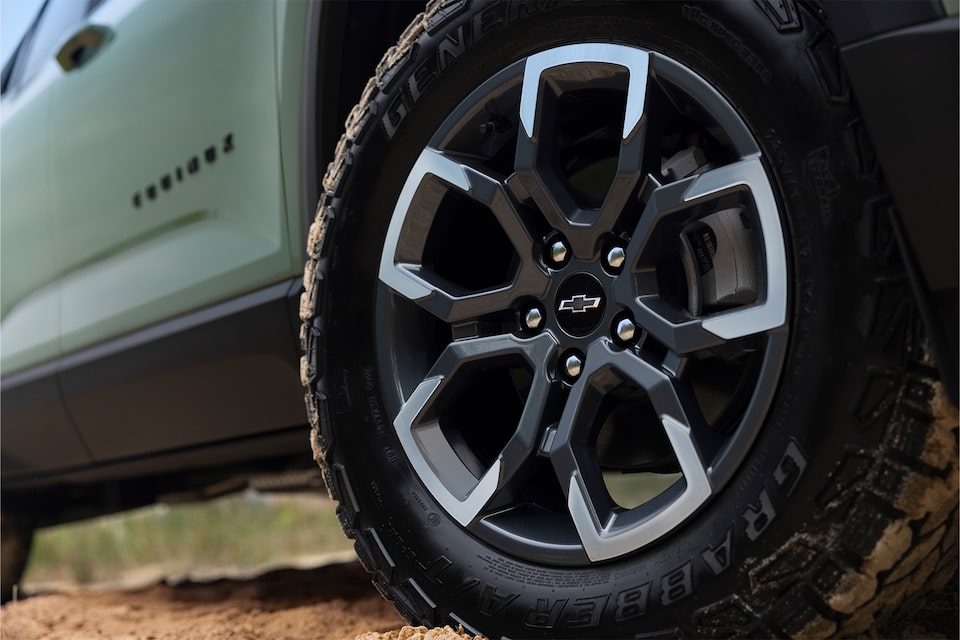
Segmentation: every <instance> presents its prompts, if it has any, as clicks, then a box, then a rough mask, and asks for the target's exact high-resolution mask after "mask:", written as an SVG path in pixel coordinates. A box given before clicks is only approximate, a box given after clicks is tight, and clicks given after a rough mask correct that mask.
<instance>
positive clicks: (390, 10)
mask: <svg viewBox="0 0 960 640" xmlns="http://www.w3.org/2000/svg"><path fill="white" fill-rule="evenodd" d="M423 9H424V3H423V2H422V0H403V1H399V2H398V1H395V0H376V1H372V2H324V3H321V4H320V5H319V10H318V11H316V13H313V14H311V16H312V18H313V19H312V20H311V21H310V27H309V28H311V29H313V30H314V33H313V34H310V35H308V38H307V40H306V41H307V42H314V43H316V46H315V48H314V49H313V51H308V52H307V54H308V55H313V56H315V60H316V64H315V65H312V67H313V69H314V72H315V75H314V77H313V78H312V87H313V93H312V94H308V99H309V100H310V103H308V105H307V112H306V113H305V117H306V118H307V119H310V120H312V123H313V137H314V145H312V149H308V150H307V153H308V154H310V153H311V152H312V153H313V154H314V155H313V157H312V158H309V157H308V158H306V162H305V165H304V166H306V167H307V168H308V172H307V175H306V176H305V181H306V183H307V184H306V189H305V191H304V205H303V209H304V231H306V229H307V228H309V226H310V223H312V222H313V217H314V212H315V207H316V203H317V198H318V197H319V185H320V182H321V181H322V180H323V174H324V172H325V171H326V168H327V165H328V164H329V163H330V162H331V161H332V160H333V158H334V150H335V149H336V145H337V141H338V140H339V139H340V135H341V134H342V132H343V126H344V122H345V121H346V119H347V115H348V114H349V113H350V109H352V108H353V106H354V105H355V104H356V102H357V100H358V99H359V98H360V94H361V93H362V91H363V88H364V87H365V86H366V84H367V80H368V79H369V78H370V77H372V76H373V74H374V72H375V71H376V68H377V63H378V62H379V61H380V58H381V57H382V56H383V54H384V52H385V51H386V50H387V49H389V48H390V47H391V46H393V45H395V44H396V43H397V40H398V39H399V37H400V34H402V33H403V30H404V29H405V28H406V26H407V25H408V24H409V23H410V22H411V21H412V20H413V18H414V17H415V16H416V15H417V14H419V13H420V12H422V11H423ZM311 105H312V106H311ZM311 115H312V118H311ZM305 124H307V123H305ZM304 237H306V235H304Z"/></svg>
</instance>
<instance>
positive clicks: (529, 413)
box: [394, 334, 556, 526]
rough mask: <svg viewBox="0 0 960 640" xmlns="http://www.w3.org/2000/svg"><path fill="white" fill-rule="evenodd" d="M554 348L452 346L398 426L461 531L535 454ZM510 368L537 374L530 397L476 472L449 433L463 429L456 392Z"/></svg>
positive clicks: (543, 343) (502, 340)
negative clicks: (488, 459)
mask: <svg viewBox="0 0 960 640" xmlns="http://www.w3.org/2000/svg"><path fill="white" fill-rule="evenodd" d="M555 347H556V343H555V342H554V341H553V339H552V338H551V337H550V336H549V335H546V334H544V335H541V336H539V337H537V338H532V339H519V338H516V337H514V336H509V335H500V336H491V337H485V338H474V339H469V340H461V341H457V342H454V343H451V344H450V345H449V346H448V347H447V348H446V349H445V350H444V351H443V352H442V353H441V355H440V358H439V359H438V360H437V362H436V364H435V365H434V367H433V368H432V369H431V371H430V373H429V374H428V375H427V377H426V379H425V380H423V382H421V383H420V385H419V386H417V388H416V390H414V392H413V393H412V394H411V396H410V398H408V399H407V401H406V402H405V403H404V405H403V407H402V408H401V410H400V413H399V415H398V416H397V418H396V420H395V421H394V427H395V428H396V431H397V434H398V435H399V437H400V442H401V444H402V445H403V448H404V451H405V452H406V454H407V456H408V457H409V459H410V460H411V462H412V463H413V466H414V469H415V470H416V472H417V474H418V475H419V476H420V479H421V480H422V481H423V483H424V484H425V485H426V486H427V488H428V489H429V490H430V492H431V493H432V494H433V496H434V497H435V498H436V499H437V500H438V502H440V504H441V506H443V508H444V509H445V510H446V511H447V512H448V513H450V515H451V516H453V517H454V519H456V520H457V522H459V523H460V524H462V525H464V526H467V525H469V524H470V523H471V522H473V521H474V520H475V519H476V518H477V517H478V516H479V515H480V514H481V512H482V510H483V508H484V507H485V506H486V505H488V504H489V503H490V502H491V500H492V499H493V498H494V497H495V496H496V494H497V493H498V492H499V491H501V490H502V489H503V488H504V487H505V486H507V485H508V484H509V483H510V482H511V481H512V479H513V477H514V475H515V474H516V473H517V471H518V470H519V469H520V468H521V467H522V466H523V464H524V462H525V461H526V459H527V458H528V457H529V456H530V455H531V453H532V452H534V451H535V446H536V438H537V436H538V433H539V425H540V424H541V422H542V416H543V411H544V409H545V407H546V405H547V400H548V398H549V397H550V394H551V384H552V383H551V382H550V380H549V379H548V378H547V376H546V375H544V374H543V373H542V372H543V370H544V368H545V364H546V361H547V359H548V357H549V355H550V353H551V352H552V351H553V350H554V349H555ZM504 364H508V365H509V364H513V365H518V364H519V367H516V366H515V367H514V369H516V368H527V369H528V370H529V371H533V372H535V373H534V375H533V376H532V380H531V384H530V388H529V392H528V393H527V394H526V398H525V399H524V401H523V407H522V411H521V413H520V415H519V419H518V420H517V422H516V424H513V425H509V430H510V434H509V437H508V439H507V441H506V444H505V446H504V447H503V448H502V450H501V452H500V453H499V454H498V455H497V456H496V458H495V459H494V460H493V461H492V462H491V463H490V464H489V465H484V466H483V467H482V468H478V467H477V466H476V465H474V466H473V468H471V467H469V466H468V465H467V464H465V463H464V458H465V457H466V456H467V455H469V452H468V451H465V450H464V449H463V436H464V434H462V433H453V434H451V433H450V431H449V429H447V427H448V425H447V424H445V423H446V422H447V421H449V422H450V423H452V428H453V429H456V428H457V427H459V426H460V425H459V424H458V420H457V419H456V416H455V411H454V410H451V409H450V405H451V404H453V403H456V400H457V394H458V388H462V387H464V386H467V385H470V384H471V383H474V382H475V381H476V376H475V375H474V374H476V372H477V371H485V370H489V369H491V368H494V369H495V368H496V367H497V366H498V365H504ZM478 435H479V436H480V437H482V436H483V435H484V434H478Z"/></svg>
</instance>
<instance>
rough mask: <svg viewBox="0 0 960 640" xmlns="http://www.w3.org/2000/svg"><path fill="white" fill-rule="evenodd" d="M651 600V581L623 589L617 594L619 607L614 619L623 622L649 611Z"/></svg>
mask: <svg viewBox="0 0 960 640" xmlns="http://www.w3.org/2000/svg"><path fill="white" fill-rule="evenodd" d="M649 600H650V583H649V582H644V583H643V584H642V585H640V586H639V587H634V588H632V589H627V590H626V591H621V592H620V593H618V594H617V608H616V612H615V613H614V617H613V619H614V620H615V621H617V622H623V621H624V620H631V619H633V618H637V617H640V616H642V615H643V614H645V613H646V612H647V602H649Z"/></svg>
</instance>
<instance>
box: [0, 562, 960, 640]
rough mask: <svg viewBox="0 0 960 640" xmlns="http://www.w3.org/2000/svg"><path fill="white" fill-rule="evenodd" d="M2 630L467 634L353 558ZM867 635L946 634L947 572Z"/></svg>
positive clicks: (25, 620)
mask: <svg viewBox="0 0 960 640" xmlns="http://www.w3.org/2000/svg"><path fill="white" fill-rule="evenodd" d="M0 637H2V639H3V640H100V639H106V638H109V639H111V640H189V639H193V638H198V639H199V638H202V639H204V640H259V639H270V640H299V639H304V640H307V639H309V640H318V639H323V640H338V639H345V640H475V639H474V638H473V637H472V636H470V635H468V634H460V633H457V632H456V631H454V630H452V629H450V628H446V629H433V630H427V629H424V628H422V627H420V628H410V627H405V626H403V620H402V619H401V618H400V617H399V616H398V615H397V613H396V612H395V611H394V609H393V605H391V604H390V603H388V602H386V601H384V600H383V598H381V597H380V595H379V594H378V593H377V591H376V590H375V589H374V588H373V586H372V585H371V584H370V581H369V578H368V576H367V574H366V573H365V572H364V571H363V569H362V568H361V567H360V565H359V564H357V563H356V562H345V563H336V564H329V565H326V566H323V567H319V568H314V569H280V570H276V571H271V572H269V573H265V574H262V575H259V576H257V577H254V578H248V579H219V580H213V581H210V582H182V583H179V584H176V585H168V584H164V583H160V584H154V585H152V586H148V587H143V588H137V589H129V588H128V589H109V590H103V589H95V590H77V591H73V592H71V593H51V594H46V595H38V596H33V597H30V598H27V599H25V600H21V601H19V602H16V603H11V604H7V605H6V606H4V607H3V610H2V619H0ZM873 637H874V638H928V639H929V638H956V637H958V629H957V582H956V579H954V581H953V583H952V585H950V586H949V587H948V588H947V589H945V590H944V591H943V592H941V593H939V594H935V595H934V596H933V597H932V598H930V599H929V601H928V603H927V605H926V606H925V607H924V608H923V609H922V610H920V611H918V612H916V613H915V614H914V615H912V616H910V617H909V618H906V619H903V620H899V621H896V622H895V623H894V624H893V625H891V627H890V628H888V629H885V630H883V631H881V632H879V633H877V634H875V635H873Z"/></svg>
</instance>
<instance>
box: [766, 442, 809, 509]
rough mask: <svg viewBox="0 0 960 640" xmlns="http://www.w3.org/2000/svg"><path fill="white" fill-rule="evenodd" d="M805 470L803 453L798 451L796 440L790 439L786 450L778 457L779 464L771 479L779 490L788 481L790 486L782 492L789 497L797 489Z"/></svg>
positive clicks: (805, 462) (798, 446) (805, 461)
mask: <svg viewBox="0 0 960 640" xmlns="http://www.w3.org/2000/svg"><path fill="white" fill-rule="evenodd" d="M806 468H807V459H806V457H805V456H804V455H803V452H801V451H800V445H798V444H797V441H796V440H794V439H793V438H790V442H789V444H787V450H786V451H784V452H783V455H782V456H780V462H778V463H777V468H776V469H775V470H774V472H773V479H774V480H775V481H776V483H777V486H778V487H781V488H783V485H784V484H787V481H789V484H790V486H788V487H787V488H786V489H785V490H784V491H785V493H786V494H787V496H789V495H790V494H792V493H793V491H794V489H796V488H797V484H798V483H799V482H800V477H801V476H802V475H803V472H804V471H805V470H806Z"/></svg>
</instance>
